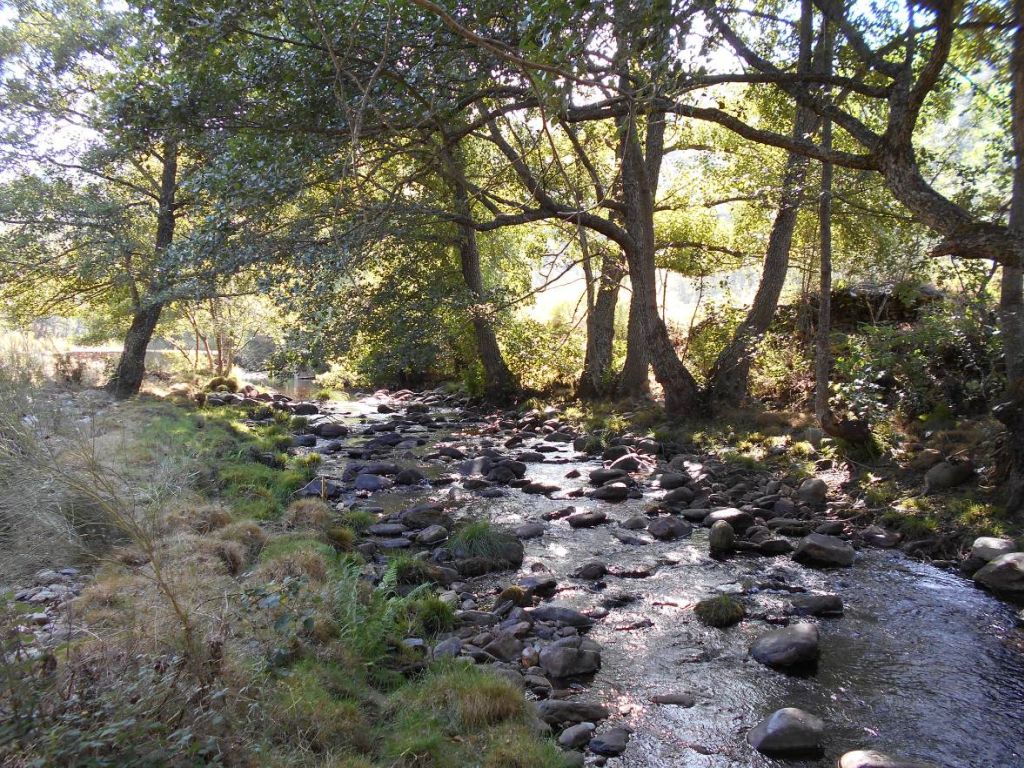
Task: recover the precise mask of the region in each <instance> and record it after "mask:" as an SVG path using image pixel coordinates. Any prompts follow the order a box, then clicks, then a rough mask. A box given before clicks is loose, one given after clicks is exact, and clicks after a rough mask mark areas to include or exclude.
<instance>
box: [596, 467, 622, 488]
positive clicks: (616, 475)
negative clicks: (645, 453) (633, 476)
mask: <svg viewBox="0 0 1024 768" xmlns="http://www.w3.org/2000/svg"><path fill="white" fill-rule="evenodd" d="M626 474H627V473H626V471H625V470H622V469H607V468H605V467H602V468H601V469H595V470H594V471H593V472H591V473H590V482H591V483H593V484H594V485H604V484H605V483H607V482H608V481H609V480H619V479H621V478H623V477H625V476H626Z"/></svg>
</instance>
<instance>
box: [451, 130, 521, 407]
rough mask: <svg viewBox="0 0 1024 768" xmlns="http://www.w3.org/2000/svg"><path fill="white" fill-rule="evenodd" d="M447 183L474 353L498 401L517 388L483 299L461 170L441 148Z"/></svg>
mask: <svg viewBox="0 0 1024 768" xmlns="http://www.w3.org/2000/svg"><path fill="white" fill-rule="evenodd" d="M442 156H443V158H444V162H445V170H446V174H447V177H448V183H449V185H450V187H451V190H452V194H453V196H454V201H455V212H456V213H457V214H458V215H459V217H460V223H459V225H458V230H459V262H460V266H461V269H462V279H463V282H464V283H465V284H466V288H467V289H468V291H469V295H470V300H471V302H472V306H471V307H470V320H471V322H472V324H473V334H474V336H475V338H476V348H477V354H478V355H479V356H480V364H481V365H482V366H483V369H484V396H485V397H486V398H487V399H488V400H493V401H496V402H501V401H504V400H507V399H508V398H509V397H510V396H512V395H513V394H514V393H515V392H516V390H517V389H518V387H517V386H516V383H515V379H514V378H513V377H512V372H511V371H510V370H509V368H508V365H506V363H505V358H504V357H503V356H502V354H501V347H499V346H498V337H497V335H496V334H495V332H494V326H493V325H492V324H491V319H490V317H489V315H488V312H487V308H486V306H485V302H484V276H483V271H482V269H481V266H480V248H479V245H478V243H477V236H476V229H475V228H474V227H473V223H472V222H473V210H472V206H471V204H470V199H469V186H468V185H467V183H466V178H465V175H464V173H463V167H462V165H461V160H460V159H459V158H457V157H456V155H455V153H453V152H451V151H449V150H448V149H447V148H443V149H442Z"/></svg>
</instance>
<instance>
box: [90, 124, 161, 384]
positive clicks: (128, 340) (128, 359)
mask: <svg viewBox="0 0 1024 768" xmlns="http://www.w3.org/2000/svg"><path fill="white" fill-rule="evenodd" d="M177 190H178V147H177V144H176V143H175V142H173V141H169V142H167V143H166V145H165V146H164V157H163V169H162V172H161V176H160V200H159V204H158V207H157V220H156V239H155V242H154V246H153V252H154V261H155V262H156V264H155V266H154V276H153V278H152V279H151V280H150V290H149V295H148V296H142V297H141V298H140V299H139V300H138V301H137V302H136V305H135V312H134V315H133V316H132V322H131V325H130V326H129V328H128V333H127V334H126V335H125V339H124V349H123V350H122V352H121V358H120V359H119V360H118V361H117V369H116V370H115V371H114V375H113V376H112V377H111V379H110V381H109V382H107V389H108V390H109V391H110V392H111V393H112V394H113V395H114V397H116V398H118V399H119V400H123V399H125V398H128V397H131V396H132V395H136V394H138V392H139V389H140V387H141V386H142V380H143V378H145V376H146V350H147V349H148V348H149V342H150V340H151V339H152V338H153V331H154V330H155V329H156V325H157V323H158V322H160V313H161V312H162V311H163V308H164V305H163V301H162V300H155V299H153V298H152V294H153V293H159V291H160V286H161V285H162V280H161V278H160V273H161V271H162V269H161V264H160V260H161V258H162V257H163V254H164V252H165V251H166V250H167V249H168V248H170V246H171V243H172V242H173V241H174V224H175V208H176V206H175V196H176V194H177Z"/></svg>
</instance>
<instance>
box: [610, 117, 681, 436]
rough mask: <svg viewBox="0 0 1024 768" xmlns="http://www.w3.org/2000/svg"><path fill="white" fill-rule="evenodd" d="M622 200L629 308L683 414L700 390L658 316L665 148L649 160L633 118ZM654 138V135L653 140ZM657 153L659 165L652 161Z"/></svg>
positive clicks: (670, 402)
mask: <svg viewBox="0 0 1024 768" xmlns="http://www.w3.org/2000/svg"><path fill="white" fill-rule="evenodd" d="M622 123H623V125H622V127H621V130H622V131H623V138H622V141H623V153H622V199H623V203H624V209H625V211H624V214H625V215H624V220H625V225H626V231H627V232H628V233H629V235H630V237H631V238H632V240H633V243H634V247H633V248H630V249H628V250H627V251H626V261H627V263H628V265H629V279H630V283H631V285H632V289H633V297H632V301H631V304H630V306H631V307H632V306H633V305H634V304H635V306H636V327H637V328H638V329H639V332H640V333H641V334H642V338H643V340H644V342H645V345H646V348H647V352H648V354H649V356H650V361H651V366H652V367H653V368H654V377H655V378H656V379H657V380H658V383H659V384H661V387H662V389H663V391H664V394H665V410H666V411H668V412H669V413H671V414H672V415H675V416H684V415H687V414H688V413H689V412H690V411H692V410H693V409H694V408H695V407H696V406H697V403H698V400H699V395H700V389H699V387H698V386H697V382H696V380H695V379H694V378H693V376H692V375H691V374H690V372H689V371H688V370H686V366H684V365H683V363H682V361H680V359H679V357H678V356H677V355H676V351H675V347H674V346H673V345H672V340H671V339H670V338H669V335H668V328H667V327H666V326H665V323H664V322H662V320H661V317H660V316H659V314H658V292H657V275H656V269H655V260H654V256H655V241H654V193H655V190H656V185H655V182H653V181H652V179H651V177H650V175H649V173H650V171H651V170H652V169H653V168H654V167H655V165H657V164H660V153H661V151H662V146H653V147H652V146H651V143H650V140H649V141H648V148H647V158H646V160H645V158H644V153H643V151H642V150H641V147H640V139H639V136H638V135H637V124H636V120H635V119H634V118H633V116H629V117H627V118H625V119H624V120H623V121H622ZM648 138H649V139H650V137H648ZM655 154H657V155H658V157H657V163H654V162H652V161H653V159H654V157H653V156H654V155H655Z"/></svg>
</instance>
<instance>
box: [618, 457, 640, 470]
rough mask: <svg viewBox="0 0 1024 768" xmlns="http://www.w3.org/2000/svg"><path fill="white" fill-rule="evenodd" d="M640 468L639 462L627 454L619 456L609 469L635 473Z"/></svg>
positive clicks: (636, 458)
mask: <svg viewBox="0 0 1024 768" xmlns="http://www.w3.org/2000/svg"><path fill="white" fill-rule="evenodd" d="M641 466H642V464H641V461H640V459H639V458H638V457H637V456H634V455H632V454H628V455H626V456H620V457H619V458H617V459H616V460H615V461H613V462H612V465H611V469H621V470H623V471H625V472H636V471H637V470H638V469H640V467H641Z"/></svg>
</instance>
